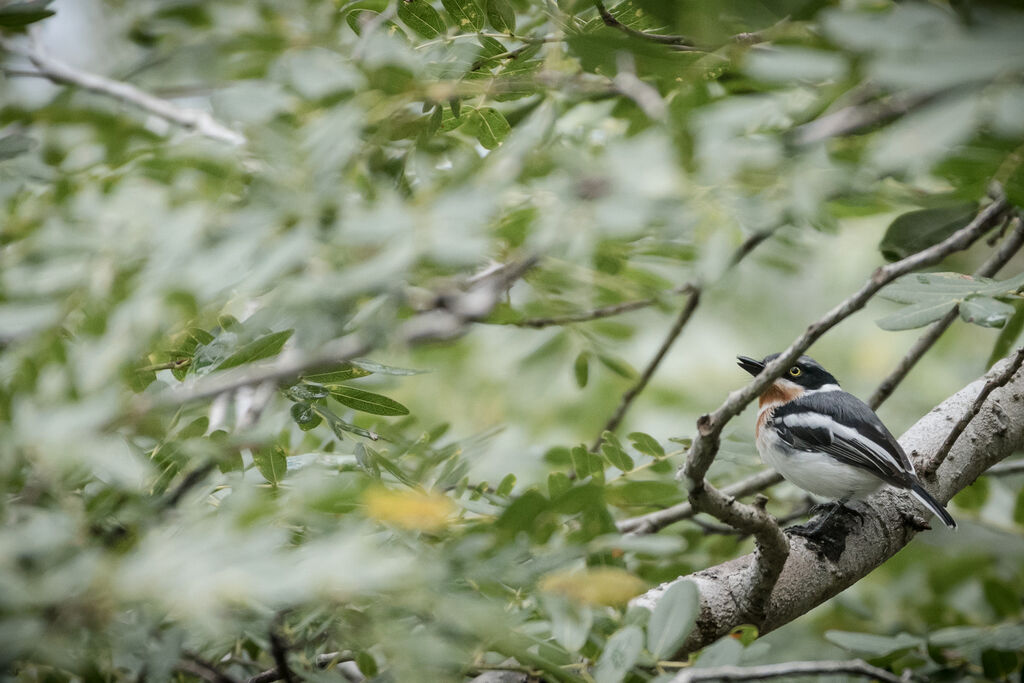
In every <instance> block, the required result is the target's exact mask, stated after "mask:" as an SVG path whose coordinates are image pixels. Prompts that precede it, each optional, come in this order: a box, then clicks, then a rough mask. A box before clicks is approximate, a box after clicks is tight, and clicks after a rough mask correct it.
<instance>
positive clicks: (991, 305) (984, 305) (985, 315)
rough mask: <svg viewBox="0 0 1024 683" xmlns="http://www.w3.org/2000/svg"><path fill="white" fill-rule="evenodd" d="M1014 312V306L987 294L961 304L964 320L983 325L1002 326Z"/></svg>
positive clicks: (961, 313)
mask: <svg viewBox="0 0 1024 683" xmlns="http://www.w3.org/2000/svg"><path fill="white" fill-rule="evenodd" d="M1013 313H1014V310H1013V306H1011V305H1010V304H1007V303H1003V302H1002V301H999V300H998V299H992V298H990V297H987V296H978V297H971V298H970V299H968V300H967V301H965V302H963V303H962V304H960V317H961V318H963V319H964V322H969V323H974V324H975V325H980V326H981V327H1002V326H1003V325H1005V324H1006V321H1007V320H1009V319H1010V316H1012V315H1013Z"/></svg>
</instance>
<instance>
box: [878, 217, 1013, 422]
mask: <svg viewBox="0 0 1024 683" xmlns="http://www.w3.org/2000/svg"><path fill="white" fill-rule="evenodd" d="M1021 245H1024V222H1022V221H1021V219H1020V217H1019V216H1018V217H1016V218H1014V219H1013V229H1012V231H1011V232H1010V234H1009V236H1008V237H1007V238H1006V239H1005V240H1003V243H1002V244H1001V245H999V248H998V249H996V250H995V251H994V252H993V253H992V255H991V256H989V257H988V259H987V260H986V261H985V263H983V264H981V267H980V268H978V269H977V270H976V271H974V277H992V276H994V275H995V274H996V273H998V272H999V269H1000V268H1002V267H1003V266H1005V265H1006V263H1007V262H1008V261H1009V260H1010V259H1011V258H1013V255H1014V254H1016V253H1017V252H1018V251H1020V248H1021ZM959 315H960V306H959V304H958V305H956V306H954V307H953V308H952V309H951V310H950V311H949V313H947V314H946V315H945V316H944V317H943V318H942V319H941V320H939V321H938V322H935V323H933V324H932V326H931V327H929V328H928V330H927V331H926V332H925V333H924V334H923V335H921V336H920V337H918V339H917V341H915V342H914V345H913V346H912V347H910V351H908V352H907V355H905V356H903V358H902V359H900V362H899V365H897V366H896V368H895V369H894V370H893V371H892V372H891V373H889V375H888V376H887V377H886V378H885V379H884V380H882V382H881V384H879V385H878V388H877V389H875V393H873V394H871V398H869V399H868V405H869V406H871V407H872V408H873V409H877V408H878V406H880V405H882V403H883V402H885V400H886V399H887V398H889V396H891V395H892V392H893V391H895V390H896V387H897V386H898V385H899V383H900V382H902V381H903V380H904V379H905V378H906V376H907V375H908V374H909V373H910V371H911V370H912V369H913V368H914V366H915V365H917V361H919V360H921V357H922V356H924V354H925V353H927V352H928V349H930V348H931V347H932V345H934V344H935V342H937V341H938V340H939V337H941V336H942V334H943V333H944V332H945V331H946V330H947V329H949V326H950V325H952V324H953V322H954V321H955V320H956V319H957V317H958V316H959Z"/></svg>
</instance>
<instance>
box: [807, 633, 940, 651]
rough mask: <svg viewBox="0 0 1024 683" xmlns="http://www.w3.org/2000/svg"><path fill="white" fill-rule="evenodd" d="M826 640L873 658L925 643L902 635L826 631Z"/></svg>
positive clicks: (907, 635) (910, 636)
mask: <svg viewBox="0 0 1024 683" xmlns="http://www.w3.org/2000/svg"><path fill="white" fill-rule="evenodd" d="M825 640H828V641H829V642H832V643H835V644H836V645H838V646H839V647H841V648H843V649H845V650H850V651H852V652H862V653H864V654H867V655H871V656H872V657H881V656H883V655H888V654H891V653H893V652H898V651H900V650H909V649H911V648H916V647H920V646H921V645H923V644H924V641H923V640H921V639H920V638H918V637H917V636H912V635H909V634H907V633H900V634H899V635H895V636H878V635H874V634H872V633H853V632H850V631H826V632H825Z"/></svg>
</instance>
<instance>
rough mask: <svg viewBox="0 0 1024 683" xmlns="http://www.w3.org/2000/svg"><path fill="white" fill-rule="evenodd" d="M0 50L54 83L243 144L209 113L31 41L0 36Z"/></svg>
mask: <svg viewBox="0 0 1024 683" xmlns="http://www.w3.org/2000/svg"><path fill="white" fill-rule="evenodd" d="M0 48H2V49H4V50H6V51H7V52H10V53H12V54H16V55H21V56H22V57H25V58H27V59H28V60H29V61H30V62H32V64H33V65H34V66H35V67H36V68H37V69H38V70H39V71H38V73H37V74H33V75H38V76H40V77H42V78H46V79H48V80H50V81H52V82H54V83H62V84H65V85H74V86H78V87H79V88H82V89H83V90H89V91H90V92H94V93H97V94H99V95H105V96H108V97H113V98H114V99H118V100H121V101H122V102H126V103H128V104H131V105H133V106H135V107H138V108H139V109H142V110H143V111H145V112H148V113H150V114H153V115H154V116H158V117H160V118H162V119H163V120H165V121H169V122H170V123H173V124H175V125H178V126H181V127H182V128H185V129H187V130H194V131H196V132H197V133H199V134H200V135H205V136H206V137H208V138H212V139H214V140H220V141H221V142H227V143H229V144H232V145H241V144H243V143H245V136H243V135H242V134H241V133H239V132H237V131H234V130H232V129H230V128H228V127H227V126H225V125H224V124H223V123H220V122H219V121H217V120H216V119H215V118H213V116H211V115H210V114H209V113H208V112H205V111H202V110H199V109H188V108H184V107H179V106H178V105H176V104H172V103H171V102H168V101H167V100H164V99H160V98H159V97H156V96H154V95H151V94H149V93H147V92H145V91H143V90H140V89H139V88H136V87H135V86H134V85H131V84H129V83H124V82H122V81H115V80H113V79H111V78H107V77H106V76H100V75H98V74H94V73H89V72H88V71H83V70H81V69H78V68H76V67H74V66H71V65H70V64H66V63H65V62H62V61H60V60H59V59H55V58H53V57H51V56H49V55H48V54H46V52H45V51H44V50H43V49H42V48H41V47H40V46H39V45H37V44H36V43H35V42H34V41H31V40H30V41H29V42H28V43H27V44H25V43H21V42H18V41H15V40H13V39H11V38H5V37H4V36H2V35H0Z"/></svg>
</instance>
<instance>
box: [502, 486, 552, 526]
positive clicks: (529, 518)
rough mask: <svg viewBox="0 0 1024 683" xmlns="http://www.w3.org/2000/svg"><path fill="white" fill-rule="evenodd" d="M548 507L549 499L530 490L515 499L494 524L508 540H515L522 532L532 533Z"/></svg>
mask: <svg viewBox="0 0 1024 683" xmlns="http://www.w3.org/2000/svg"><path fill="white" fill-rule="evenodd" d="M547 507H548V499H547V498H545V497H544V496H543V495H541V494H540V493H539V492H538V491H536V490H534V489H530V490H528V491H525V492H524V493H523V495H521V496H519V497H518V498H516V499H514V500H513V501H512V502H511V503H509V506H508V507H507V508H505V511H504V512H502V513H501V516H500V517H498V519H497V520H495V522H494V526H495V528H496V529H497V530H499V531H500V532H502V535H504V536H505V537H506V538H514V537H515V536H516V534H518V533H519V532H520V531H525V532H527V533H530V532H532V531H533V524H534V521H536V519H537V517H538V516H539V515H541V514H542V513H544V512H545V511H546V510H547Z"/></svg>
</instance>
